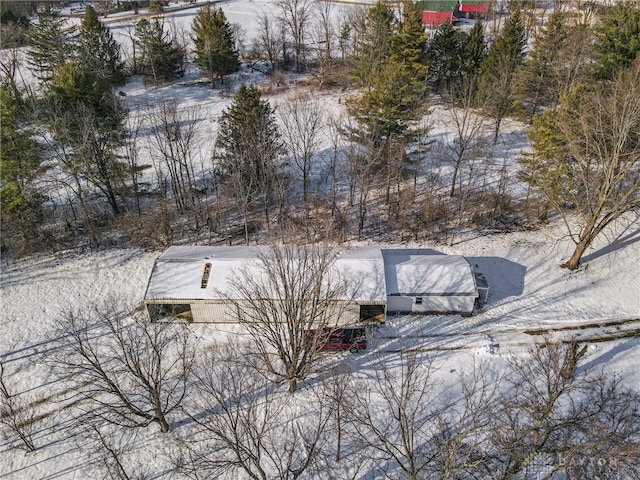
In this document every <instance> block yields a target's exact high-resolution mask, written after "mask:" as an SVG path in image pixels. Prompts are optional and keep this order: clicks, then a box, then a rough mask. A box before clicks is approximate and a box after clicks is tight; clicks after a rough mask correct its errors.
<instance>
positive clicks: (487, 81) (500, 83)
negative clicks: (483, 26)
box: [480, 10, 525, 145]
mask: <svg viewBox="0 0 640 480" xmlns="http://www.w3.org/2000/svg"><path fill="white" fill-rule="evenodd" d="M524 46H525V32H524V24H523V22H522V15H521V13H520V11H519V10H516V11H514V12H513V13H512V14H511V16H510V17H509V18H508V19H507V21H506V22H505V24H504V28H503V29H502V31H501V32H500V35H499V36H498V38H497V39H496V41H495V42H494V43H493V45H491V48H490V49H489V53H488V55H487V57H486V58H485V60H484V61H483V62H482V66H481V68H480V72H481V73H480V74H481V77H482V78H481V88H482V94H483V96H484V99H485V102H484V104H485V106H486V108H488V109H489V113H491V114H492V115H493V116H494V118H495V131H494V136H493V144H494V145H495V144H496V143H498V135H499V133H500V125H501V123H502V120H503V119H504V117H505V116H506V114H507V113H508V111H509V109H510V108H511V105H512V103H513V89H514V85H515V81H516V74H517V72H518V68H520V65H521V64H522V60H523V58H524Z"/></svg>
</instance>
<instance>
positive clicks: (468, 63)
mask: <svg viewBox="0 0 640 480" xmlns="http://www.w3.org/2000/svg"><path fill="white" fill-rule="evenodd" d="M486 56H487V42H486V40H485V38H484V25H483V24H482V22H481V21H480V20H477V21H476V23H475V24H474V25H473V27H472V28H471V30H470V31H469V37H468V38H467V40H466V42H465V44H464V47H463V49H462V65H461V69H462V75H463V76H466V77H468V78H475V77H476V76H477V75H478V73H479V72H480V65H482V62H483V61H484V59H485V57H486Z"/></svg>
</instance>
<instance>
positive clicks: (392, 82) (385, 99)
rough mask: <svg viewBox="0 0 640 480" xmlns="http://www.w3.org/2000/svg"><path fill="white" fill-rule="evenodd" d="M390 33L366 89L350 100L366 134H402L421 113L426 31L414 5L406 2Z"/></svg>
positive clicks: (424, 86)
mask: <svg viewBox="0 0 640 480" xmlns="http://www.w3.org/2000/svg"><path fill="white" fill-rule="evenodd" d="M396 28H397V31H396V32H392V33H391V35H390V36H389V40H388V44H389V54H388V57H387V60H386V62H385V63H384V64H381V65H379V66H378V70H377V71H374V72H371V79H370V80H369V83H370V85H369V88H368V89H367V90H365V91H364V92H363V94H362V97H360V98H359V99H357V100H356V101H353V102H351V108H350V110H351V113H352V114H353V115H354V116H355V117H356V118H357V119H358V122H359V123H360V124H361V126H362V127H364V129H365V130H366V131H368V132H369V133H371V134H373V133H374V132H375V135H379V136H380V137H381V138H387V139H388V138H389V137H391V136H394V135H400V136H404V135H405V134H406V133H407V129H408V124H409V122H410V121H411V120H415V119H416V118H417V117H418V116H419V115H420V114H421V113H423V112H424V106H425V98H426V93H427V92H426V83H425V78H426V72H427V66H426V52H425V48H426V34H425V32H424V28H423V26H422V20H421V15H420V13H419V11H418V9H417V8H415V5H413V4H410V3H407V4H406V5H405V11H404V18H403V21H402V22H400V23H396Z"/></svg>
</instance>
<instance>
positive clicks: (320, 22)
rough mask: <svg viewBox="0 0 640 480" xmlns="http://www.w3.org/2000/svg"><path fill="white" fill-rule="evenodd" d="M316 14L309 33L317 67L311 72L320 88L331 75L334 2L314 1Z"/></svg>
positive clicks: (334, 33) (334, 35) (334, 34)
mask: <svg viewBox="0 0 640 480" xmlns="http://www.w3.org/2000/svg"><path fill="white" fill-rule="evenodd" d="M314 7H315V12H316V15H317V22H316V24H315V28H314V29H313V31H312V33H311V37H312V41H313V44H314V48H313V50H314V51H315V63H316V66H317V69H316V70H315V72H312V74H313V75H314V77H315V78H316V79H317V80H318V88H320V89H322V88H323V87H324V85H325V83H326V82H327V80H328V79H329V77H330V76H331V72H332V69H333V64H334V58H333V53H332V52H333V43H334V40H335V37H336V32H335V27H334V25H333V22H332V19H333V17H334V9H335V4H333V3H331V2H316V4H315V5H314Z"/></svg>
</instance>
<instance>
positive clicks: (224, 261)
mask: <svg viewBox="0 0 640 480" xmlns="http://www.w3.org/2000/svg"><path fill="white" fill-rule="evenodd" d="M266 249H268V247H210V246H188V247H184V246H172V247H169V248H168V249H167V250H166V251H165V252H164V253H162V255H160V256H159V257H158V258H157V259H156V262H155V264H154V266H153V271H152V273H151V278H150V279H149V284H148V286H147V292H146V294H145V299H146V300H156V301H157V300H171V301H176V300H178V301H179V300H224V299H227V298H229V295H230V294H231V292H230V290H231V289H230V281H231V279H232V278H233V277H234V275H237V274H238V272H239V269H241V268H247V269H249V271H250V272H252V271H255V274H256V275H261V274H262V270H261V266H260V262H259V261H258V255H259V254H260V252H264V251H265V250H266ZM207 263H209V264H211V267H210V272H209V278H208V281H207V284H206V288H202V283H203V282H202V280H203V274H204V271H205V266H206V264H207ZM334 268H335V269H336V271H337V273H338V275H340V278H342V279H344V280H345V282H346V285H347V292H346V293H345V296H344V298H341V299H340V300H348V301H355V302H358V303H385V302H386V289H385V282H384V264H383V260H382V254H381V253H380V249H361V250H357V251H356V250H353V251H345V252H343V253H341V254H340V255H339V256H338V258H337V259H336V262H335V264H334Z"/></svg>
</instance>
